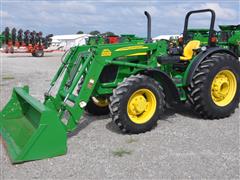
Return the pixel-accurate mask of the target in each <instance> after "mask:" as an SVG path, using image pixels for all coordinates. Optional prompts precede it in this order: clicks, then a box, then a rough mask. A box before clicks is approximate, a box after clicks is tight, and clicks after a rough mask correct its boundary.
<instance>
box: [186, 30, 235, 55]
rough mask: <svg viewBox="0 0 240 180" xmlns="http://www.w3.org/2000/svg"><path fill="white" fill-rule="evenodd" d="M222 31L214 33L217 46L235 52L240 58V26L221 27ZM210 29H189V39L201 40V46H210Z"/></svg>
mask: <svg viewBox="0 0 240 180" xmlns="http://www.w3.org/2000/svg"><path fill="white" fill-rule="evenodd" d="M219 28H220V31H214V34H215V36H216V38H217V45H218V46H220V47H223V48H225V49H229V50H231V51H233V52H234V53H235V54H237V55H238V56H239V57H240V25H219ZM208 36H209V29H188V38H189V39H191V40H199V41H200V42H201V45H207V44H208Z"/></svg>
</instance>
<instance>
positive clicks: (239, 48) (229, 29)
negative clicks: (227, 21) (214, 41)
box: [218, 24, 240, 57]
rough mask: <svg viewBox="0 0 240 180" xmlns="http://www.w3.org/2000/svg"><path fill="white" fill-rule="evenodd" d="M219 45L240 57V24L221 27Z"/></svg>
mask: <svg viewBox="0 0 240 180" xmlns="http://www.w3.org/2000/svg"><path fill="white" fill-rule="evenodd" d="M219 28H220V29H221V31H219V32H218V37H219V38H218V41H219V42H218V43H219V45H221V46H222V47H224V48H227V49H230V50H231V51H233V52H234V53H236V54H237V55H238V56H239V57H240V24H239V25H220V26H219Z"/></svg>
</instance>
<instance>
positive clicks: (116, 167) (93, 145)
mask: <svg viewBox="0 0 240 180" xmlns="http://www.w3.org/2000/svg"><path fill="white" fill-rule="evenodd" d="M60 57H61V53H49V54H46V56H45V57H43V58H34V57H31V55H30V54H12V55H5V54H1V80H0V93H1V108H0V109H2V107H3V106H4V105H5V104H6V102H7V101H8V99H9V97H10V95H11V92H12V88H13V87H14V86H19V85H25V84H28V85H29V86H30V94H31V95H32V96H34V97H36V98H38V99H41V100H42V99H43V94H44V92H46V90H47V89H48V85H49V82H50V79H51V78H52V77H53V75H54V73H55V71H56V70H57V68H58V66H59V65H60V62H61V61H60ZM239 112H240V111H239V109H237V110H236V112H235V113H234V114H233V115H232V116H231V117H230V118H226V119H221V120H213V121H210V120H202V119H198V118H196V117H195V116H194V115H193V114H192V113H191V112H190V111H189V109H188V107H180V108H179V110H178V112H176V111H168V112H167V115H166V116H165V117H163V119H162V120H160V121H159V123H158V126H157V127H156V128H154V129H153V130H152V131H150V132H147V133H144V134H139V135H123V134H121V133H120V132H119V131H118V129H116V128H115V126H114V125H113V124H112V123H111V119H110V118H109V117H108V116H100V117H96V116H90V115H87V114H86V115H85V116H84V117H83V119H82V121H81V123H80V125H79V128H78V130H77V131H76V132H75V133H73V134H72V135H71V137H69V138H68V152H67V154H66V155H64V156H60V157H55V158H52V159H45V160H39V161H32V162H27V163H23V164H18V165H12V164H11V163H10V161H9V158H8V156H7V153H6V150H5V148H3V146H2V143H0V153H1V159H0V179H1V178H3V179H33V178H39V179H46V178H55V179H76V178H81V179H166V178H168V179H170V178H171V179H188V178H191V179H192V178H194V179H200V178H201V179H202V178H204V179H205V178H207V179H213V178H214V179H230V178H231V179H239ZM120 155H122V156H120Z"/></svg>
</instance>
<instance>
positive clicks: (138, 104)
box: [109, 75, 165, 134]
mask: <svg viewBox="0 0 240 180" xmlns="http://www.w3.org/2000/svg"><path fill="white" fill-rule="evenodd" d="M164 106H165V95H164V93H163V89H162V87H161V86H160V84H159V83H158V82H157V81H155V80H154V79H152V78H150V77H148V76H145V75H135V76H130V77H129V78H126V79H125V80H124V81H123V82H122V83H120V84H119V85H118V87H117V88H116V89H114V91H113V95H112V96H111V97H110V105H109V108H110V112H111V115H112V120H113V121H114V122H115V123H116V125H117V126H118V127H119V128H120V129H121V130H122V132H126V133H135V134H136V133H143V132H146V131H149V130H151V129H152V128H153V127H154V126H155V125H156V123H157V120H158V119H159V117H160V115H161V114H162V113H163V112H164Z"/></svg>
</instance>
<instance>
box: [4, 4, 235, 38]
mask: <svg viewBox="0 0 240 180" xmlns="http://www.w3.org/2000/svg"><path fill="white" fill-rule="evenodd" d="M0 5H1V6H0V17H1V31H3V30H4V28H5V27H6V26H8V27H10V28H12V27H15V28H17V29H19V28H22V29H23V30H26V29H29V30H35V31H42V32H43V33H44V34H50V33H52V34H54V35H60V34H75V33H76V32H77V31H79V30H81V31H83V32H84V33H88V32H90V31H93V30H98V31H100V32H106V31H111V32H114V33H116V34H136V35H138V36H143V37H144V36H146V17H145V16H144V11H145V10H147V11H148V12H149V13H150V14H151V16H152V36H153V37H155V36H158V35H168V34H180V33H182V31H183V24H184V17H185V15H186V13H187V12H188V11H190V10H196V9H206V8H211V9H213V10H215V12H216V24H215V29H217V27H218V25H219V24H225V25H227V24H240V0H218V1H217V0H188V1H187V0H183V1H180V0H158V1H157V0H154V1H151V0H147V1H144V0H135V1H134V0H121V1H117V0H98V1H97V0H92V1H90V0H88V1H84V0H81V1H80V0H79V1H63V0H61V1H57V0H51V1H50V0H49V1H39V0H38V1H36V0H22V1H21V0H18V1H16V0H0ZM209 19H210V16H209V14H199V15H194V16H193V17H192V18H191V21H190V25H191V26H192V27H199V28H201V27H207V25H209V22H210V21H209Z"/></svg>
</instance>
